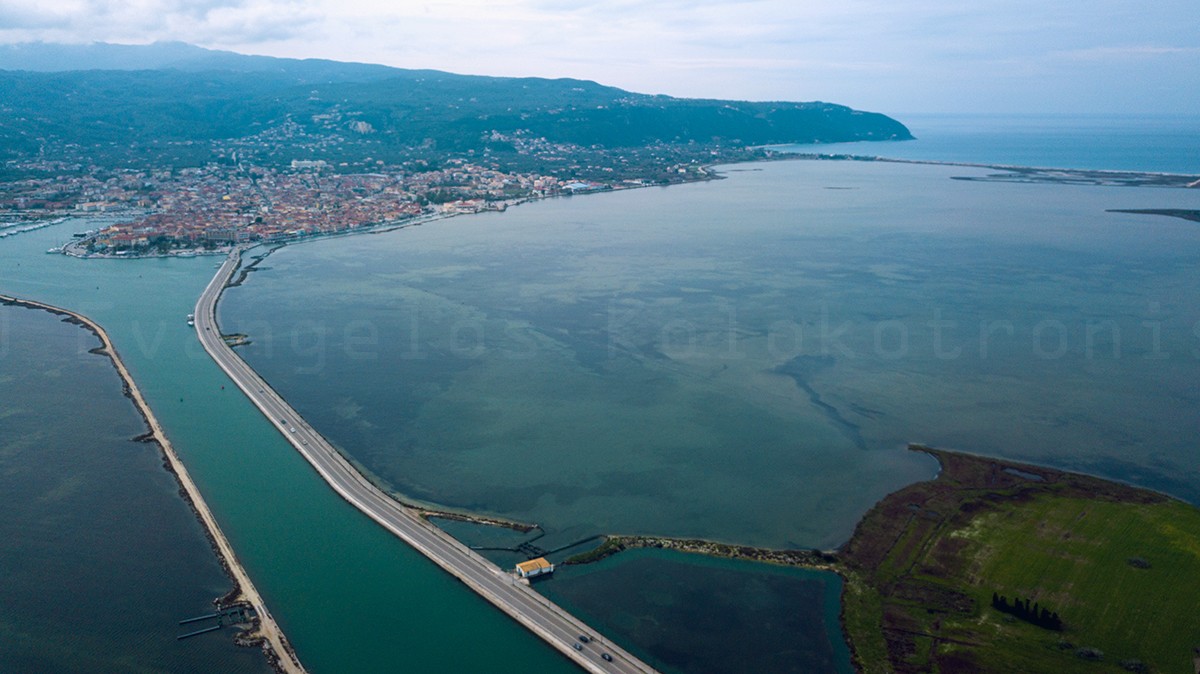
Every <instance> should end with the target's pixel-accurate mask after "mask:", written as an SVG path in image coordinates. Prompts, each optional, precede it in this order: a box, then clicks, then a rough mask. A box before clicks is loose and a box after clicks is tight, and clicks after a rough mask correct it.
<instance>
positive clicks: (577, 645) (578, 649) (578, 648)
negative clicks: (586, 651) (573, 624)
mask: <svg viewBox="0 0 1200 674" xmlns="http://www.w3.org/2000/svg"><path fill="white" fill-rule="evenodd" d="M571 645H572V646H574V647H575V650H577V651H582V650H583V646H582V645H581V644H578V643H574V644H571Z"/></svg>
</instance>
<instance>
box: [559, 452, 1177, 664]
mask: <svg viewBox="0 0 1200 674" xmlns="http://www.w3.org/2000/svg"><path fill="white" fill-rule="evenodd" d="M907 449H908V451H911V452H918V453H923V454H926V455H928V456H931V457H933V458H934V460H936V461H937V463H938V472H937V474H936V475H935V476H934V477H932V478H930V479H928V480H922V481H919V482H914V483H913V484H910V485H907V486H904V487H901V488H899V489H897V490H896V491H893V492H891V493H890V494H888V495H886V496H884V497H883V498H882V499H880V500H879V501H878V502H877V503H876V504H875V505H873V506H872V507H871V508H870V509H868V510H867V511H866V512H865V513H863V515H862V517H861V518H860V519H859V521H858V523H857V524H856V526H855V529H854V532H853V534H852V535H851V536H850V538H849V539H848V540H846V542H844V543H842V544H841V545H840V546H838V547H837V548H835V549H833V550H818V549H811V550H809V549H798V550H785V549H773V548H756V547H751V546H743V545H737V544H731V543H722V542H718V541H711V540H705V539H688V538H672V537H665V536H649V535H619V534H613V535H606V536H604V541H603V542H602V543H601V544H600V545H599V546H597V547H596V548H593V549H592V550H589V551H586V552H583V553H579V554H577V555H574V556H572V557H570V558H568V559H567V560H565V561H563V562H562V564H561V565H562V566H575V565H586V564H591V563H595V562H598V561H600V560H603V559H608V558H610V557H614V556H617V555H619V554H620V553H621V552H623V551H625V550H631V549H637V548H658V549H665V550H675V551H678V552H683V553H687V554H698V555H704V556H707V557H715V558H727V559H736V560H741V561H748V562H757V563H761V564H773V565H777V566H788V567H795V568H804V569H811V570H815V571H827V572H830V573H835V574H837V575H838V576H839V577H840V578H841V579H842V589H841V595H840V597H839V604H840V611H839V615H838V622H839V624H840V625H841V638H842V639H843V640H844V641H845V642H846V644H847V646H848V647H849V649H850V653H851V660H852V663H853V664H854V666H855V668H856V670H857V671H859V672H874V671H885V670H880V669H878V668H879V666H880V665H881V664H882V665H884V666H885V667H886V666H887V665H888V664H889V661H887V660H886V659H884V660H881V659H880V657H881V656H884V655H885V654H886V655H887V656H891V655H894V654H893V653H892V652H891V651H889V650H887V649H890V648H892V647H893V646H894V644H893V643H892V640H886V639H885V637H886V635H887V634H888V633H889V632H888V627H887V625H884V624H880V625H878V626H876V627H870V628H868V632H869V633H868V634H864V626H863V625H862V622H861V620H862V611H863V597H864V595H865V594H866V593H868V592H871V591H876V590H875V589H873V588H872V587H871V586H870V582H869V580H868V576H869V575H870V573H871V572H872V571H871V570H872V569H873V568H874V567H875V565H876V564H875V562H877V561H878V560H876V559H875V557H877V556H879V555H890V554H893V551H894V548H895V547H896V546H898V545H899V544H900V543H901V540H900V539H899V538H895V537H894V536H892V534H893V533H895V532H892V531H891V530H890V529H888V527H889V526H890V527H895V526H901V527H902V526H903V525H904V521H908V520H910V519H912V518H916V519H921V517H918V516H919V515H923V514H925V513H924V510H925V508H924V506H921V507H920V508H919V509H917V510H914V508H917V506H915V505H914V504H915V503H917V502H919V501H922V498H923V497H922V496H921V495H922V494H939V493H941V492H945V491H952V490H954V489H967V490H972V489H977V490H1013V491H1014V494H1013V495H1011V496H1006V497H1004V498H1008V499H1011V500H1012V502H1013V503H1015V504H1017V505H1018V506H1019V505H1020V504H1021V503H1024V502H1025V500H1027V499H1032V498H1033V497H1034V495H1036V494H1060V495H1061V494H1062V493H1073V494H1078V495H1079V496H1080V497H1083V498H1087V499H1088V500H1092V501H1097V502H1114V503H1118V504H1128V505H1131V506H1135V505H1141V504H1146V503H1167V502H1178V503H1183V504H1187V502H1186V501H1183V500H1181V499H1178V498H1176V497H1174V496H1171V495H1170V494H1165V493H1163V492H1159V491H1155V490H1153V489H1149V488H1146V487H1140V486H1137V485H1134V484H1129V483H1126V482H1121V481H1118V480H1113V479H1110V478H1105V477H1100V476H1096V475H1091V474H1088V473H1081V472H1077V471H1070V470H1063V469H1060V468H1052V467H1049V466H1042V465H1036V464H1030V463H1025V462H1022V461H1017V460H1009V459H1004V458H998V457H992V456H986V455H982V454H974V453H970V452H965V451H960V450H950V449H940V448H934V447H929V446H926V445H923V444H916V443H913V444H909V445H908V447H907ZM928 513H929V514H932V513H933V511H932V510H930V511H928ZM941 516H942V515H940V514H939V517H941ZM881 534H882V535H881ZM893 538H895V540H893ZM888 599H889V597H888V596H886V595H885V596H883V600H884V601H887V600H888ZM852 613H853V614H854V615H853V616H852V615H851V614H852ZM831 636H832V635H831ZM876 638H878V640H879V642H878V643H874V644H872V643H868V642H870V641H874V640H875V639H876ZM885 644H886V646H885ZM881 647H882V650H881ZM897 657H898V656H897ZM890 664H895V663H894V662H892V663H890Z"/></svg>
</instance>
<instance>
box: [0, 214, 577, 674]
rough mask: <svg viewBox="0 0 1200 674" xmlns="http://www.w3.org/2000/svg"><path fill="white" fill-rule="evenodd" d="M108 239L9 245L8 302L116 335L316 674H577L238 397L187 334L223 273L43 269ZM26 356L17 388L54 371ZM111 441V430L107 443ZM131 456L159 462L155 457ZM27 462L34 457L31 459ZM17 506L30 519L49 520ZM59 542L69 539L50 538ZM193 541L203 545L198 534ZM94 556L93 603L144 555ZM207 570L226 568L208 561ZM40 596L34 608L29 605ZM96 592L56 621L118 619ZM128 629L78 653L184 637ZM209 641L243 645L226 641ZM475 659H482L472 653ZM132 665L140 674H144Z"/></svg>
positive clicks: (75, 264)
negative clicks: (75, 249)
mask: <svg viewBox="0 0 1200 674" xmlns="http://www.w3.org/2000/svg"><path fill="white" fill-rule="evenodd" d="M94 226H95V223H94V222H89V221H82V220H78V221H70V222H66V223H64V224H62V225H58V226H55V227H50V228H47V229H44V230H39V231H36V232H30V233H27V234H21V235H19V236H14V237H9V238H7V239H5V240H4V241H3V242H0V289H2V290H3V292H5V293H7V294H12V295H17V296H20V297H26V298H29V299H36V300H41V301H44V302H48V303H51V304H56V305H58V306H63V307H68V308H71V309H74V310H77V311H80V312H82V313H84V314H86V315H88V316H90V317H91V318H93V319H95V320H96V321H97V322H98V323H100V324H101V325H103V326H104V327H105V329H106V330H107V331H108V333H109V335H110V337H112V339H113V340H114V342H115V344H116V346H117V349H118V351H119V352H120V353H121V355H122V358H123V359H124V360H125V363H126V365H127V366H128V367H129V369H130V371H131V373H132V374H133V376H134V378H135V379H136V380H137V382H138V385H139V387H140V388H141V389H142V392H143V394H144V395H145V396H146V398H147V400H148V402H149V403H150V406H151V408H152V409H153V410H154V412H155V415H156V416H157V417H158V419H159V421H160V422H162V424H163V427H164V428H165V430H166V433H167V436H168V437H170V438H171V440H172V443H173V444H174V446H175V448H176V450H177V451H178V452H179V455H180V457H181V458H182V460H183V462H184V464H185V465H186V466H187V467H188V469H189V472H191V474H192V477H193V478H194V480H195V482H196V484H197V486H198V487H199V488H200V491H201V493H202V494H204V496H205V498H206V500H207V502H208V503H209V505H210V507H211V508H212V510H213V513H214V514H215V515H216V518H217V520H218V521H219V522H220V524H221V526H222V529H223V530H224V531H225V533H226V535H227V537H228V538H229V540H230V542H231V543H232V545H233V548H234V550H235V551H236V552H237V554H238V556H239V558H240V559H241V560H242V562H243V564H244V566H245V567H246V569H247V571H248V572H249V574H250V577H251V578H252V579H253V580H254V582H255V585H256V586H257V587H258V589H259V591H260V592H261V593H262V595H263V597H264V599H265V600H266V602H267V606H269V607H270V609H271V611H272V613H273V614H274V615H275V617H276V619H277V620H278V622H279V624H280V625H281V627H282V628H283V630H284V632H285V633H286V634H287V636H288V638H289V639H290V640H291V641H292V643H293V645H294V646H295V647H296V650H297V652H298V653H299V655H300V659H301V661H302V662H303V663H304V664H305V666H306V667H307V668H308V669H309V671H313V672H339V671H361V672H377V671H394V670H396V669H405V670H409V671H487V672H527V671H539V672H572V671H576V669H575V666H574V665H572V664H571V663H570V662H569V661H568V660H566V659H565V658H563V657H562V656H560V655H558V653H557V652H555V651H554V650H552V649H551V648H550V647H549V646H547V645H545V644H544V643H543V642H542V641H541V640H540V639H538V638H537V637H535V636H533V635H532V634H531V633H529V632H527V631H526V630H525V629H524V628H522V627H520V626H518V625H517V623H515V622H514V621H512V620H510V619H509V618H508V617H507V616H505V615H504V614H502V613H500V612H499V611H498V610H496V609H494V608H493V607H492V606H491V605H490V604H488V603H487V602H485V601H484V600H483V599H481V598H479V597H477V596H476V595H475V594H474V593H473V592H472V591H471V590H469V589H468V588H467V587H465V586H463V585H462V584H461V583H459V582H458V581H456V580H454V579H453V578H451V577H450V576H448V575H447V574H445V573H444V572H442V571H441V570H440V569H439V568H437V567H436V566H435V565H434V564H433V563H432V562H430V561H428V560H426V559H425V558H424V557H423V556H421V555H420V554H419V553H417V552H415V551H414V550H412V549H411V548H409V547H408V546H407V545H406V544H404V543H403V542H401V541H400V540H398V539H397V538H395V537H394V536H392V535H391V534H389V533H387V532H386V531H385V530H383V529H382V528H380V527H378V526H377V525H375V524H374V523H373V522H371V521H370V520H368V519H367V518H365V517H363V516H362V515H361V514H360V513H359V512H358V511H357V510H355V509H354V508H352V507H351V506H349V505H348V504H346V503H345V502H344V501H342V500H341V499H340V498H339V497H338V496H336V495H335V494H334V493H333V491H332V490H330V489H329V488H328V486H327V485H326V484H325V482H324V481H323V480H321V479H320V477H319V476H317V474H316V473H315V472H314V471H313V470H312V469H311V468H310V467H309V465H308V464H307V462H305V461H304V459H303V458H302V457H301V456H300V455H299V454H298V453H297V452H296V451H295V450H294V449H293V448H292V447H291V445H289V444H288V443H287V442H286V441H285V440H284V439H283V438H281V437H280V436H279V434H278V433H277V432H276V431H275V429H274V428H273V427H272V426H271V424H270V423H269V422H268V421H267V420H266V419H265V418H263V417H262V415H261V414H260V413H259V412H258V410H257V409H255V408H254V407H253V406H252V405H251V404H250V403H249V402H248V401H247V400H246V399H245V397H244V396H242V395H241V393H240V392H239V391H237V389H236V388H235V387H234V386H233V385H232V384H231V383H230V381H229V380H228V378H226V377H225V375H224V373H222V372H221V371H220V370H219V369H218V368H217V367H216V365H215V364H214V363H213V362H212V360H211V359H210V358H209V357H208V355H207V354H205V353H204V352H203V350H202V349H201V348H200V346H199V344H198V340H197V339H196V337H195V334H194V332H193V330H192V329H191V328H189V327H188V326H187V325H186V324H185V317H186V315H187V314H188V313H189V312H191V311H192V308H193V306H194V304H195V301H196V298H197V297H199V295H200V292H201V291H202V290H203V289H204V286H205V285H206V284H207V282H208V280H209V279H210V278H211V276H212V274H213V273H214V269H213V265H214V263H215V262H216V260H215V259H214V258H193V259H171V260H162V259H158V260H136V261H133V260H107V261H105V260H91V261H80V260H75V259H71V258H66V257H64V256H61V255H46V254H45V250H46V249H48V248H50V247H51V246H54V245H59V244H61V243H62V242H63V240H64V239H69V238H70V236H71V233H72V232H77V231H82V230H84V229H88V228H91V227H94ZM4 327H5V329H6V330H7V329H10V326H4ZM6 334H7V333H6ZM84 334H86V333H84ZM72 339H75V338H74V337H72ZM91 346H92V344H89V346H88V347H87V348H90V347H91ZM35 353H36V350H35ZM17 354H18V352H17V351H16V350H10V351H9V353H8V354H7V355H6V356H5V358H6V367H11V368H12V369H13V370H14V372H17V371H22V370H33V371H35V372H36V371H39V370H40V368H43V365H42V364H41V363H42V361H39V360H30V359H26V358H21V357H18V355H17ZM96 360H97V361H98V362H103V361H99V359H96ZM66 366H67V365H66V364H65V363H64V364H63V365H62V367H66ZM110 369H111V367H110ZM3 393H4V397H3V398H0V401H2V407H0V409H3V410H12V409H17V408H20V407H21V405H20V398H19V397H13V396H15V395H16V394H15V392H12V389H10V388H8V387H5V388H4V389H3ZM101 395H103V394H101ZM108 395H110V396H111V399H112V401H113V402H112V403H111V404H110V407H111V406H113V405H115V406H116V407H117V408H118V409H119V410H121V415H122V416H120V417H119V418H113V419H111V420H109V422H108V423H112V424H113V426H114V428H115V429H116V430H115V431H114V432H115V433H116V434H119V435H120V437H125V438H127V437H129V436H130V435H132V434H136V433H137V432H139V431H136V430H134V431H133V432H130V426H131V425H132V426H133V427H134V428H136V424H130V423H129V421H128V418H127V417H128V410H129V408H128V403H127V402H126V401H125V400H124V398H122V397H121V393H120V387H119V384H117V385H116V386H114V387H113V390H112V391H111V392H110V393H109V394H108ZM32 413H34V414H36V415H40V421H41V423H43V424H53V423H57V422H58V421H60V417H61V416H62V411H61V409H59V408H58V407H52V406H38V407H36V408H33V409H32ZM106 418H107V417H106ZM98 423H105V422H98ZM111 434H112V433H110V430H109V429H104V432H103V434H102V435H101V437H108V436H110V435H111ZM133 449H134V451H139V452H148V451H149V450H148V448H147V447H145V446H142V445H136V446H135V447H134V448H133ZM27 460H31V457H30V455H29V454H28V453H26V454H25V455H23V457H21V461H27ZM168 477H169V476H168ZM136 484H138V482H137V481H130V482H123V481H121V480H120V478H119V477H117V476H114V477H113V485H112V487H113V489H114V490H116V491H117V492H118V493H119V492H120V491H121V490H123V489H126V488H134V487H135V485H136ZM117 498H122V499H128V500H130V501H132V500H133V499H132V497H125V496H120V495H118V497H117ZM11 505H12V507H13V508H16V509H18V510H20V511H21V512H36V508H37V507H40V506H37V504H31V505H29V506H28V507H26V505H25V504H24V503H22V502H13V503H12V504H11ZM185 524H186V523H185ZM48 531H49V532H50V533H52V534H53V533H55V532H56V531H57V530H55V529H54V528H53V527H52V526H50V527H49V528H48ZM188 535H191V536H194V529H193V530H192V531H191V532H190V533H189V534H188ZM91 542H92V540H91V539H87V540H84V539H80V540H78V541H64V542H63V543H64V548H65V553H64V556H63V558H62V559H61V560H60V561H61V565H60V566H59V567H58V568H57V569H55V571H57V573H58V575H57V576H53V578H54V579H55V581H56V582H59V583H62V584H64V585H67V586H69V587H78V588H82V590H88V589H89V587H90V583H91V582H92V581H93V580H94V579H97V578H100V577H101V576H99V575H98V574H97V572H96V570H95V569H94V566H95V565H97V564H103V563H104V559H105V555H108V556H112V555H118V556H119V555H122V554H126V555H129V556H130V557H131V558H132V557H136V556H139V555H141V554H142V552H141V551H139V550H136V549H134V550H126V549H123V548H111V549H110V548H104V549H102V553H103V554H101V553H98V552H97V551H96V550H94V549H92V548H90V547H89V545H90V544H91ZM73 543H74V544H73ZM180 545H183V543H180ZM0 548H2V549H3V550H4V554H5V559H6V561H7V560H12V563H13V564H14V565H17V564H19V565H30V564H36V563H37V561H36V555H37V554H38V551H39V549H40V547H39V545H38V544H37V543H36V542H33V543H31V542H30V541H29V540H27V539H25V538H22V537H13V538H8V539H5V540H4V541H2V542H0ZM197 554H203V555H204V556H205V557H206V558H207V559H208V560H209V562H208V563H210V564H211V563H212V558H211V554H212V553H211V552H209V551H208V550H203V549H202V550H201V551H200V552H199V553H197ZM196 563H197V564H200V563H203V560H200V561H197V562H196ZM48 571H49V569H47V572H48ZM159 573H161V571H160V570H159V569H157V568H156V567H153V566H151V567H145V566H135V567H134V568H133V569H132V570H131V571H130V574H131V576H130V578H129V582H130V584H132V585H134V586H135V587H136V586H138V585H140V584H145V583H147V582H149V580H150V579H148V578H147V576H148V575H150V574H159ZM184 581H185V582H187V583H189V585H188V586H187V587H184V588H180V589H179V590H178V591H177V592H178V594H181V595H182V594H184V593H193V594H194V593H195V592H200V593H201V594H203V595H205V596H208V595H210V594H214V596H215V594H221V593H223V592H224V590H223V589H220V588H218V587H214V586H213V585H212V582H211V579H209V580H205V579H204V578H203V577H196V578H191V579H184ZM37 589H38V588H36V587H28V588H24V589H22V590H21V592H22V593H24V594H25V595H28V594H29V593H33V592H36V591H37ZM100 589H102V588H100ZM82 590H81V591H80V592H76V593H74V594H70V595H69V596H66V595H64V594H56V595H55V596H54V597H47V600H50V599H53V600H54V603H52V604H50V603H48V604H47V605H46V606H45V607H44V608H43V610H44V614H53V613H55V612H71V611H74V610H76V609H75V606H76V605H77V604H76V602H80V601H82V600H85V599H86V600H87V601H85V602H84V604H85V607H86V608H87V609H88V610H92V611H97V612H100V611H103V610H104V605H103V600H102V599H97V600H96V601H92V600H90V599H88V598H87V597H85V596H83V595H82ZM214 590H219V591H217V592H215V593H214ZM96 591H97V592H99V589H97V590H96ZM97 596H99V595H97ZM189 596H191V595H190V594H189ZM209 598H210V599H211V598H212V597H209ZM4 601H5V603H6V605H5V606H4V607H2V608H0V611H3V612H4V614H5V616H6V617H5V620H9V618H8V615H9V611H12V610H14V608H15V607H19V604H17V603H16V602H15V601H14V602H13V603H11V604H10V603H9V602H8V600H7V599H5V600H4ZM191 606H192V605H191V604H183V603H180V604H176V603H175V601H174V600H173V599H172V600H170V601H168V602H167V603H166V604H158V605H155V606H151V607H147V608H146V610H147V611H148V612H150V613H151V614H152V615H154V616H159V615H162V614H164V613H165V614H169V615H171V616H175V615H177V613H187V614H188V615H187V616H184V615H179V617H178V618H176V619H180V618H183V617H189V616H190V615H192V614H193V612H194V610H195V609H194V607H191ZM189 607H191V608H189ZM115 620H120V618H119V617H116V618H112V620H110V621H106V622H103V623H102V624H101V627H102V629H98V630H96V631H94V632H92V633H84V632H82V631H81V632H77V633H75V634H73V635H72V638H75V639H80V640H82V639H85V638H86V639H87V640H88V643H89V647H90V648H92V649H95V650H97V651H102V652H103V651H111V652H112V653H118V654H119V653H122V652H128V651H130V650H133V651H134V652H136V653H137V654H138V655H139V657H142V658H143V660H150V661H152V662H153V658H155V657H156V656H155V655H154V654H155V653H156V652H158V651H160V650H163V649H164V648H167V647H164V646H163V645H162V644H159V643H155V642H154V640H155V639H169V640H171V641H174V636H173V635H174V634H175V632H174V631H173V629H174V627H175V626H173V625H168V626H167V628H166V630H165V633H163V634H156V635H148V636H146V637H144V639H147V640H149V642H148V643H144V642H141V641H139V642H137V643H134V644H130V643H127V640H128V639H129V638H130V634H129V633H128V632H126V631H124V630H122V629H121V628H119V626H115V625H116V623H114V622H113V621H115ZM21 628H22V629H25V630H28V631H30V632H31V633H32V636H31V637H30V639H35V640H36V642H37V643H41V644H51V645H46V646H39V647H38V648H34V649H31V652H32V656H31V657H33V658H34V659H35V660H34V661H35V663H36V664H38V665H39V667H37V668H35V669H34V670H33V671H43V670H42V669H41V667H42V666H51V665H52V664H53V663H51V662H49V659H50V658H54V657H57V656H58V655H60V654H62V653H65V649H56V647H54V646H53V645H52V644H54V643H55V642H56V641H57V640H60V639H62V638H63V635H62V632H61V630H62V626H61V625H59V624H56V623H54V622H53V621H47V622H37V621H30V622H25V623H22V624H21ZM207 637H211V638H214V639H218V640H220V639H222V638H224V639H226V640H228V638H229V637H228V633H225V634H220V633H218V634H213V635H206V638H207ZM31 643H32V642H31ZM467 643H469V644H470V647H469V648H464V647H463V645H464V644H467ZM185 644H186V642H185ZM218 645H219V644H218ZM225 645H227V646H229V642H228V641H226V642H225ZM170 647H173V646H170ZM229 647H230V648H232V646H229ZM43 651H44V652H43ZM68 655H69V654H68ZM236 655H239V656H240V655H241V654H236ZM39 657H40V658H42V659H41V660H38V658H39ZM222 661H223V660H214V662H222ZM130 662H131V664H130V665H129V666H128V667H127V669H133V668H134V667H135V666H136V665H134V664H132V662H133V661H132V660H131V661H130ZM2 665H3V663H0V669H5V668H4V667H3V666H2ZM123 667H124V666H122V667H118V669H119V668H123ZM68 669H72V670H74V671H78V670H77V669H76V668H74V667H68ZM181 669H184V670H186V667H181ZM200 669H207V667H206V666H205V667H201V668H200ZM5 671H7V669H5ZM176 671H178V670H176Z"/></svg>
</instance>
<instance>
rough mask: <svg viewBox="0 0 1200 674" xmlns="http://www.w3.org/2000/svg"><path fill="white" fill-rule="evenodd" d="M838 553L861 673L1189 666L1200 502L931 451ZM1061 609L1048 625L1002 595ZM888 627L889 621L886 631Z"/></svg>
mask: <svg viewBox="0 0 1200 674" xmlns="http://www.w3.org/2000/svg"><path fill="white" fill-rule="evenodd" d="M919 449H921V450H922V451H930V453H932V454H934V455H935V456H936V457H937V458H938V459H939V460H940V461H941V462H942V466H943V470H942V473H941V474H940V475H939V477H938V479H936V480H934V481H931V482H926V483H921V484H918V485H913V486H911V487H908V488H906V489H904V490H901V491H900V492H897V493H895V494H893V495H891V496H889V497H888V498H887V499H885V500H884V501H882V502H880V504H878V505H877V506H876V507H875V508H874V509H873V510H872V511H871V512H870V513H868V514H867V515H866V516H865V517H864V519H863V521H862V522H861V523H860V524H859V527H858V530H857V531H856V532H855V535H854V537H853V538H852V539H851V541H850V542H849V543H848V544H847V545H846V546H845V548H844V549H843V551H842V556H843V561H844V563H845V565H846V566H847V570H846V576H847V589H846V595H845V602H844V604H845V623H846V628H847V632H848V633H849V636H850V638H851V642H852V644H853V645H854V647H855V651H856V653H857V657H858V659H859V664H860V666H861V667H862V668H863V670H864V671H868V672H875V671H880V672H882V671H897V672H988V671H991V672H1125V671H1150V672H1164V673H1173V672H1179V673H1181V674H1193V672H1194V669H1193V655H1194V650H1193V649H1195V648H1196V647H1200V510H1197V509H1196V508H1194V507H1192V506H1190V505H1187V504H1185V503H1181V502H1179V501H1175V500H1172V499H1168V498H1166V497H1163V496H1161V495H1159V494H1155V493H1152V492H1146V491H1143V490H1138V489H1135V488H1132V487H1127V486H1125V485H1119V484H1114V483H1112V482H1107V481H1104V480H1099V479H1097V478H1092V477H1088V476H1082V475H1074V474H1070V473H1063V472H1061V471H1054V470H1049V469H1043V468H1038V467H1032V466H1024V465H1022V466H1016V465H1015V464H1008V463H1004V462H999V461H993V460H991V459H985V458H980V457H972V456H968V455H962V454H956V453H949V452H941V451H934V450H927V449H925V448H919ZM993 592H997V593H999V594H1001V595H1005V596H1007V597H1008V598H1009V599H1010V600H1012V599H1014V598H1021V599H1025V598H1028V599H1030V600H1031V601H1032V602H1037V603H1038V604H1039V605H1040V606H1043V607H1046V608H1047V609H1049V610H1051V611H1055V612H1057V613H1058V614H1059V615H1060V616H1061V618H1062V620H1063V622H1064V629H1063V630H1062V631H1061V632H1059V631H1053V630H1049V629H1045V628H1042V627H1038V626H1036V625H1034V624H1031V623H1029V622H1025V621H1023V620H1020V619H1018V618H1016V617H1014V616H1011V615H1008V614H1006V613H1002V612H1000V611H998V610H996V609H995V608H993V607H992V605H991V601H992V593H993ZM880 634H882V635H883V638H882V640H881V639H880Z"/></svg>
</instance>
